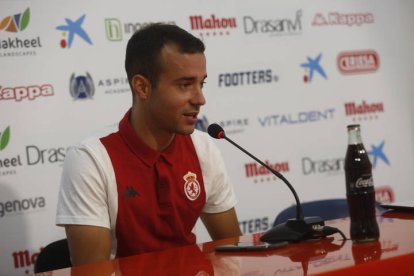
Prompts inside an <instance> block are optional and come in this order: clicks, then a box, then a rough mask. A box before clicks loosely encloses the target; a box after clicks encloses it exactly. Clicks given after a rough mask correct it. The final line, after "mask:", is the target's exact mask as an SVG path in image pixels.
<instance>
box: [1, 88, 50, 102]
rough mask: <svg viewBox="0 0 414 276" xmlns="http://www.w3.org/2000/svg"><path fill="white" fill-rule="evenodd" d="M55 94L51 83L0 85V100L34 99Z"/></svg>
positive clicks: (18, 100)
mask: <svg viewBox="0 0 414 276" xmlns="http://www.w3.org/2000/svg"><path fill="white" fill-rule="evenodd" d="M54 95H55V93H54V90H53V86H52V85H51V84H40V85H36V84H32V85H19V86H15V87H3V86H1V85H0V101H15V102H22V101H33V100H36V99H39V98H45V97H46V98H48V97H51V96H54Z"/></svg>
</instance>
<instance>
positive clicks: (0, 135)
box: [0, 126, 10, 151]
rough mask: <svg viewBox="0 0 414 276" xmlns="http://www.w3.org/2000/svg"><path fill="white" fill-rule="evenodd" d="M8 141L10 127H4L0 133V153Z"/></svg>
mask: <svg viewBox="0 0 414 276" xmlns="http://www.w3.org/2000/svg"><path fill="white" fill-rule="evenodd" d="M9 140H10V126H8V127H6V129H4V130H3V131H1V132H0V151H2V150H4V149H5V148H6V147H7V145H8V144H9Z"/></svg>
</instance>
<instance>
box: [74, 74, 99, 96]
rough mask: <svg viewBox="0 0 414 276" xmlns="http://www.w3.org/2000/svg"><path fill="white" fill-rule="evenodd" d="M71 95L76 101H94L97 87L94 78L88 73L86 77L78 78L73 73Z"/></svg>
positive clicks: (79, 76)
mask: <svg viewBox="0 0 414 276" xmlns="http://www.w3.org/2000/svg"><path fill="white" fill-rule="evenodd" d="M69 90H70V95H71V96H72V98H73V99H74V100H86V99H92V98H93V95H94V94H95V85H94V84H93V80H92V76H91V75H90V74H89V73H88V72H86V75H78V76H76V75H75V73H73V74H72V75H71V76H70V89H69Z"/></svg>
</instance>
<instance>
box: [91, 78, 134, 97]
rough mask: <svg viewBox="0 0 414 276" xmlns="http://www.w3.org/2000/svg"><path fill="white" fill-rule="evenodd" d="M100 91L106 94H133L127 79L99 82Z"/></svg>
mask: <svg viewBox="0 0 414 276" xmlns="http://www.w3.org/2000/svg"><path fill="white" fill-rule="evenodd" d="M97 86H98V89H102V90H103V91H104V93H105V94H121V93H127V92H128V93H129V92H131V88H130V87H129V81H128V78H127V77H112V78H111V77H109V78H104V79H100V80H98V85H97Z"/></svg>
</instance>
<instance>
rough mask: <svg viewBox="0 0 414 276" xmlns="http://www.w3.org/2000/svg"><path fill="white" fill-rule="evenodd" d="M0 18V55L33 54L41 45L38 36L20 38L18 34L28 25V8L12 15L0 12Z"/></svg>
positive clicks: (19, 55) (18, 55)
mask: <svg viewBox="0 0 414 276" xmlns="http://www.w3.org/2000/svg"><path fill="white" fill-rule="evenodd" d="M3 16H4V17H3ZM2 17H3V18H2ZM0 18H2V19H0V20H1V21H0V34H1V36H0V57H24V56H35V55H36V54H37V51H36V50H37V49H39V48H41V47H42V44H41V41H40V37H39V36H37V37H30V38H22V36H21V35H20V34H21V33H22V32H25V31H26V30H27V28H28V26H29V23H30V8H27V9H26V10H24V11H23V12H19V13H16V14H14V15H2V14H0Z"/></svg>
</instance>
